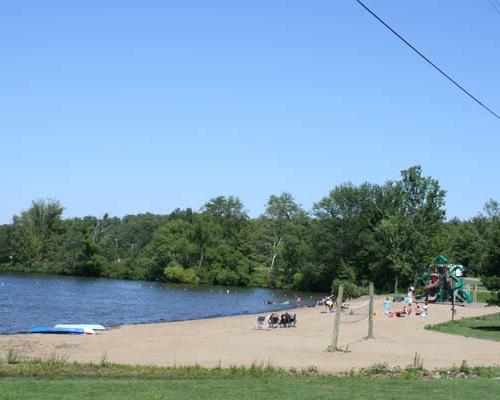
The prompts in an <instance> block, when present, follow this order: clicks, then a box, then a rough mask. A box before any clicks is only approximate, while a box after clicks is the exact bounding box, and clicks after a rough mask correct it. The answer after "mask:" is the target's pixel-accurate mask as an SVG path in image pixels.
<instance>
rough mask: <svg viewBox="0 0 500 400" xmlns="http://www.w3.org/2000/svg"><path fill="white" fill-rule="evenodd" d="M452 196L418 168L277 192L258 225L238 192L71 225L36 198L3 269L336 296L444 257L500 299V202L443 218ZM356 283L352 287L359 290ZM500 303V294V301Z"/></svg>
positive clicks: (6, 249) (11, 238)
mask: <svg viewBox="0 0 500 400" xmlns="http://www.w3.org/2000/svg"><path fill="white" fill-rule="evenodd" d="M445 195H446V193H445V191H444V190H443V189H442V188H441V187H440V185H439V182H438V181H437V180H435V179H433V178H431V177H425V176H423V175H422V169H421V167H419V166H414V167H411V168H408V169H406V170H403V171H402V172H401V179H400V180H398V181H394V182H392V181H389V182H386V183H385V184H383V185H375V184H370V183H363V184H361V185H353V184H351V183H349V182H348V183H343V184H340V185H338V186H335V187H334V188H333V189H332V190H331V191H330V192H329V193H328V194H327V195H326V196H325V197H323V198H322V199H320V200H319V201H318V202H316V203H315V204H314V206H313V208H312V210H311V211H309V212H308V211H306V210H304V209H303V208H302V207H301V206H300V205H299V204H297V202H296V201H295V199H294V198H293V196H292V195H291V194H290V193H282V194H280V195H272V196H270V198H269V200H268V201H267V205H266V210H265V212H264V213H263V214H262V215H261V216H259V217H257V218H250V217H249V216H248V214H247V213H246V211H245V207H244V204H243V203H242V201H241V200H240V199H238V198H237V197H233V196H229V197H225V196H218V197H216V198H214V199H211V200H209V201H208V202H207V203H206V204H205V205H204V206H203V207H202V208H201V209H200V210H199V211H193V210H191V209H186V210H181V209H176V210H175V211H173V212H172V213H170V214H168V215H154V214H149V213H147V214H139V215H128V216H125V217H123V218H116V217H109V216H108V215H107V214H106V215H104V216H103V217H102V218H97V217H92V216H89V217H84V218H72V219H63V218H62V215H63V210H64V208H63V207H62V205H61V204H60V203H59V202H58V201H57V200H45V201H43V200H37V201H34V202H33V203H32V205H31V207H30V208H29V209H28V210H26V211H23V212H22V213H21V214H20V215H16V216H14V217H13V222H12V223H11V224H7V225H2V226H0V266H1V268H2V269H4V270H5V269H11V270H18V271H26V272H44V273H53V274H63V275H81V276H103V277H111V278H119V279H146V280H166V281H173V282H185V283H210V284H219V285H238V286H270V287H280V288H297V289H303V290H313V291H328V290H330V289H331V287H332V284H333V286H337V285H338V284H339V283H349V285H350V286H351V287H354V288H355V287H357V286H365V285H366V284H367V282H369V281H373V282H375V285H376V287H377V288H379V289H380V290H387V291H389V290H390V291H392V290H398V289H399V288H404V287H405V286H407V285H409V284H410V283H412V282H413V281H414V279H415V278H416V277H417V275H418V274H419V273H420V272H421V270H422V268H423V267H425V266H426V265H428V264H429V263H430V262H431V260H432V259H433V257H434V256H435V255H436V254H441V253H444V254H447V255H448V256H449V257H450V259H451V260H453V261H454V262H456V263H461V264H463V265H464V266H465V267H466V268H467V271H468V272H469V273H470V274H473V275H476V276H479V275H483V276H484V277H485V278H484V279H483V280H484V282H485V284H486V285H487V286H488V287H490V288H491V289H492V290H495V291H496V293H497V295H498V290H499V286H500V278H499V275H500V273H499V270H500V250H499V249H500V207H499V205H498V203H497V202H495V201H493V200H492V201H490V202H488V203H487V204H486V206H485V212H486V214H485V215H481V214H480V215H478V216H477V217H475V218H472V219H470V220H467V221H461V220H458V219H453V220H451V221H446V220H445ZM353 285H354V286H353ZM497 301H499V302H500V299H498V298H497Z"/></svg>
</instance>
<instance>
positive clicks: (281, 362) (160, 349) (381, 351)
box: [0, 296, 500, 373]
mask: <svg viewBox="0 0 500 400" xmlns="http://www.w3.org/2000/svg"><path fill="white" fill-rule="evenodd" d="M361 302H363V301H361ZM361 302H360V303H361ZM356 303H357V302H352V303H351V305H354V306H355V305H356ZM382 303H383V296H382V297H377V298H376V299H375V312H376V315H375V316H374V334H375V339H373V340H366V339H365V337H366V335H367V329H368V322H367V315H366V314H364V313H365V310H364V309H363V308H360V309H359V310H356V309H354V311H355V313H354V314H353V315H349V314H346V313H344V314H342V322H341V327H340V329H341V330H340V338H339V346H340V348H342V349H343V350H344V351H342V352H335V353H329V352H327V351H326V348H327V347H328V345H329V344H330V342H331V336H332V328H333V321H334V318H333V317H334V315H335V314H334V313H322V312H320V311H322V307H319V308H318V307H314V308H310V307H300V308H291V309H288V310H287V311H288V312H292V313H295V314H297V320H298V322H297V326H296V327H290V328H276V329H264V330H257V329H255V320H256V318H257V316H258V315H265V314H268V313H269V312H265V313H257V314H245V315H234V316H225V317H218V318H208V319H195V320H187V321H176V322H163V323H154V324H151V323H148V324H133V325H121V326H117V327H114V328H111V329H109V330H107V331H104V332H102V333H101V332H100V333H98V334H97V335H75V336H73V335H39V334H17V335H3V336H1V337H0V357H5V356H6V353H7V352H8V350H9V349H14V350H15V351H16V352H17V353H18V354H19V355H20V356H29V357H37V358H44V357H45V358H48V357H51V356H54V355H57V356H58V357H61V358H63V359H65V360H67V361H70V362H71V361H77V362H94V363H95V362H102V360H106V361H109V362H112V363H118V364H128V365H158V366H187V365H200V366H203V367H217V366H221V367H229V366H232V365H244V366H250V365H255V364H260V365H272V366H276V367H283V368H299V369H300V368H309V367H313V366H314V368H317V369H318V370H319V371H321V372H325V373H328V372H330V373H331V372H340V371H346V370H350V369H360V368H366V367H370V366H372V365H374V364H377V363H387V364H388V365H389V366H391V367H396V366H399V367H405V366H407V365H409V364H411V362H412V361H413V359H414V357H415V354H418V355H419V356H420V357H421V358H422V359H423V363H424V368H428V369H432V368H449V367H452V366H459V365H460V364H461V363H462V361H463V360H466V362H467V364H468V365H470V366H495V365H498V364H499V362H500V358H499V355H500V342H495V341H490V340H484V339H476V338H467V337H463V336H456V335H449V334H445V333H440V332H436V331H430V330H426V329H425V325H427V324H436V323H440V322H445V321H447V320H449V319H450V318H449V317H450V310H449V307H448V306H445V307H443V306H441V305H435V304H433V305H431V306H430V307H429V317H426V318H422V317H413V318H387V317H384V316H383V312H382V310H383V305H382ZM393 306H394V307H395V308H396V307H398V308H399V307H401V305H393ZM282 311H284V310H282ZM499 311H500V308H499V307H488V308H486V307H484V306H482V305H480V304H473V305H468V306H466V307H465V308H462V307H460V309H459V311H458V318H462V317H474V316H480V315H485V314H492V313H495V312H499Z"/></svg>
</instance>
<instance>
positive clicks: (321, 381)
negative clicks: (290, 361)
mask: <svg viewBox="0 0 500 400" xmlns="http://www.w3.org/2000/svg"><path fill="white" fill-rule="evenodd" d="M498 393H500V380H498V379H486V378H472V379H439V380H431V381H407V380H403V379H388V378H345V377H344V378H334V377H315V378H305V377H272V378H231V379H216V378H211V379H198V380H191V379H182V380H178V379H177V380H158V379H149V380H147V379H88V378H87V379H31V378H2V379H0V399H2V400H4V399H5V400H17V399H23V400H29V399H67V400H71V399H75V400H76V399H78V400H80V399H82V398H95V399H100V400H108V399H124V400H126V399H143V400H167V399H177V400H183V399H186V400H188V399H189V400H192V399H207V400H210V399H238V400H245V399H251V400H258V399H278V398H283V399H302V400H307V399H332V400H336V399H346V400H348V399H353V400H354V399H372V400H378V399H380V400H392V399H394V400H401V399H405V400H414V399H415V400H417V399H418V400H421V399H422V398H432V399H433V400H441V399H443V400H444V399H453V398H469V399H479V398H480V399H481V400H489V399H491V400H493V399H498Z"/></svg>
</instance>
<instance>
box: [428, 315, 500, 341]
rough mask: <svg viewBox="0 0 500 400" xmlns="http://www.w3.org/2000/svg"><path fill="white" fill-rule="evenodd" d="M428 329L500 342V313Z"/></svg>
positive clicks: (451, 322) (446, 323)
mask: <svg viewBox="0 0 500 400" xmlns="http://www.w3.org/2000/svg"><path fill="white" fill-rule="evenodd" d="M426 328H427V329H430V330H433V331H439V332H444V333H451V334H453V335H462V336H469V337H476V338H479V339H488V340H496V341H500V313H496V314H489V315H484V316H482V317H473V318H463V319H459V320H457V321H449V322H445V323H442V324H436V325H428V326H426Z"/></svg>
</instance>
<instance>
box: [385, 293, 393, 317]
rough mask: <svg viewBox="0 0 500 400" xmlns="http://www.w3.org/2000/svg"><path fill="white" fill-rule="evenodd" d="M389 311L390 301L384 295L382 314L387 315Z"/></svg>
mask: <svg viewBox="0 0 500 400" xmlns="http://www.w3.org/2000/svg"><path fill="white" fill-rule="evenodd" d="M390 311H391V301H390V300H389V297H386V298H385V300H384V314H385V315H389V312H390Z"/></svg>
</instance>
